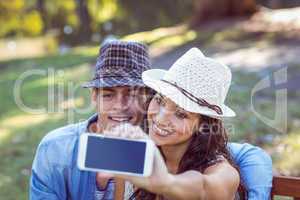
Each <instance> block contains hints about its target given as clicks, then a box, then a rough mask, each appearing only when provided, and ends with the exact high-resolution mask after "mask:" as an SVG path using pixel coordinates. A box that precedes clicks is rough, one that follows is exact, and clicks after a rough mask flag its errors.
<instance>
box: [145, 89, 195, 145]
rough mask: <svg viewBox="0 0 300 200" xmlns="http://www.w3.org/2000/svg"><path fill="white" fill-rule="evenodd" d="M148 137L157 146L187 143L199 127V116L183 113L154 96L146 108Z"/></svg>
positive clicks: (162, 97)
mask: <svg viewBox="0 0 300 200" xmlns="http://www.w3.org/2000/svg"><path fill="white" fill-rule="evenodd" d="M148 122H149V135H150V137H151V139H152V140H153V141H154V142H155V143H156V145H158V146H164V145H177V144H182V143H185V142H188V141H189V139H190V138H191V137H192V134H193V133H194V131H195V130H196V129H198V127H199V122H200V115H199V114H196V113H191V112H188V111H185V110H184V109H182V108H180V107H178V106H177V105H176V104H175V103H174V102H173V101H171V100H170V99H168V98H166V97H164V96H162V95H160V94H156V95H155V96H154V98H153V99H152V101H151V102H150V105H149V108H148Z"/></svg>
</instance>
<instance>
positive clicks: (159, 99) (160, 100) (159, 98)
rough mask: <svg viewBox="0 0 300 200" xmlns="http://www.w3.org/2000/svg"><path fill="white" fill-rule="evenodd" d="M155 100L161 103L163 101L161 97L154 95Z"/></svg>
mask: <svg viewBox="0 0 300 200" xmlns="http://www.w3.org/2000/svg"><path fill="white" fill-rule="evenodd" d="M155 101H156V103H157V104H159V105H161V104H162V103H163V101H162V99H161V97H155Z"/></svg>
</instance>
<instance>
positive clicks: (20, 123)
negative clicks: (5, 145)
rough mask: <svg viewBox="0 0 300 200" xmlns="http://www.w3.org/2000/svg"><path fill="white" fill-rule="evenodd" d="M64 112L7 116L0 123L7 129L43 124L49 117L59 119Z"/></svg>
mask: <svg viewBox="0 0 300 200" xmlns="http://www.w3.org/2000/svg"><path fill="white" fill-rule="evenodd" d="M61 117H62V113H55V114H48V113H45V114H22V115H17V116H13V117H10V118H6V119H4V120H2V121H1V122H0V125H1V126H2V127H4V128H6V129H14V128H24V127H28V126H35V125H37V124H41V123H43V122H45V121H46V120H48V119H50V118H51V119H59V118H61Z"/></svg>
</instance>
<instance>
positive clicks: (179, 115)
mask: <svg viewBox="0 0 300 200" xmlns="http://www.w3.org/2000/svg"><path fill="white" fill-rule="evenodd" d="M175 115H176V116H177V117H178V118H180V119H185V118H187V114H185V113H183V112H180V111H177V112H176V113H175Z"/></svg>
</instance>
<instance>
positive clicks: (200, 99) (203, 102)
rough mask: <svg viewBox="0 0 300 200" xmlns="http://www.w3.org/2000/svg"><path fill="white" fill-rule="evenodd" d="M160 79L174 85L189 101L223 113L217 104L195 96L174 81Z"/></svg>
mask: <svg viewBox="0 0 300 200" xmlns="http://www.w3.org/2000/svg"><path fill="white" fill-rule="evenodd" d="M161 81H163V82H165V83H168V84H170V85H172V86H174V87H176V88H177V89H178V90H179V91H180V92H181V93H182V94H183V95H184V96H186V97H187V98H189V99H190V100H191V101H193V102H195V103H197V104H198V105H199V106H204V107H208V108H210V109H212V110H214V111H215V112H216V113H218V114H219V115H221V114H223V112H222V109H221V108H220V107H219V106H217V105H213V104H210V103H208V102H207V101H205V100H204V99H202V98H198V97H195V96H194V95H193V94H191V93H189V92H188V91H186V90H185V89H183V88H181V87H179V86H178V85H177V84H176V83H171V82H169V81H166V80H161Z"/></svg>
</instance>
